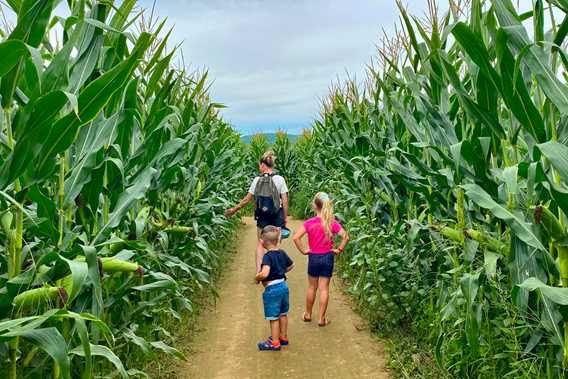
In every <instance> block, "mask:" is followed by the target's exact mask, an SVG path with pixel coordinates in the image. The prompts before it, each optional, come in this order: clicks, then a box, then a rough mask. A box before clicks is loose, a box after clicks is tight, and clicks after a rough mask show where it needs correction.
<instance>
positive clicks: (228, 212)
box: [225, 192, 254, 218]
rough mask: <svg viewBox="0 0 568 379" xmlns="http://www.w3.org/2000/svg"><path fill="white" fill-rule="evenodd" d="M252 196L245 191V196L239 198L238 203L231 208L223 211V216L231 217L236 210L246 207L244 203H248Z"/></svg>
mask: <svg viewBox="0 0 568 379" xmlns="http://www.w3.org/2000/svg"><path fill="white" fill-rule="evenodd" d="M253 198H254V196H253V194H252V193H250V192H249V193H247V194H246V196H245V197H243V199H242V200H241V202H240V203H238V204H237V205H236V206H234V207H233V208H229V209H227V210H226V211H225V217H227V218H230V217H232V216H233V215H234V214H235V213H237V212H238V211H240V210H241V209H243V208H244V207H246V205H247V204H248V203H250V202H251V201H252V199H253Z"/></svg>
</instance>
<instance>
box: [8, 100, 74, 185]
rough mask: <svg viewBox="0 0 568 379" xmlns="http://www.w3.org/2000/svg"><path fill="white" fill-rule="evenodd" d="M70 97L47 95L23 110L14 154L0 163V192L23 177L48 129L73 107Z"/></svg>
mask: <svg viewBox="0 0 568 379" xmlns="http://www.w3.org/2000/svg"><path fill="white" fill-rule="evenodd" d="M76 101H77V100H76V99H75V97H74V96H73V95H71V94H68V93H65V92H63V91H53V92H50V93H48V94H46V95H44V96H42V97H40V98H38V99H37V100H36V101H34V102H33V103H31V104H28V106H27V107H26V109H25V110H24V114H23V116H22V117H23V118H24V119H25V120H26V121H25V125H24V126H22V128H21V129H19V130H17V132H18V135H19V140H18V143H16V146H15V147H14V152H13V153H12V154H10V156H9V157H8V159H7V160H6V161H5V162H4V164H3V166H2V168H1V173H2V175H0V188H5V187H6V186H8V185H9V184H10V183H12V182H13V181H14V180H15V179H16V178H18V177H19V176H20V175H22V174H23V173H24V171H25V170H26V169H27V167H28V166H29V165H30V163H31V160H32V159H33V156H34V152H36V151H37V150H38V148H39V147H40V146H41V144H42V143H43V142H45V139H46V137H47V135H48V134H49V132H50V126H51V125H52V124H53V122H54V121H55V120H56V119H57V117H58V116H59V114H60V113H61V112H62V110H63V109H64V107H65V106H66V105H68V104H69V105H72V106H73V105H74V104H75V103H76Z"/></svg>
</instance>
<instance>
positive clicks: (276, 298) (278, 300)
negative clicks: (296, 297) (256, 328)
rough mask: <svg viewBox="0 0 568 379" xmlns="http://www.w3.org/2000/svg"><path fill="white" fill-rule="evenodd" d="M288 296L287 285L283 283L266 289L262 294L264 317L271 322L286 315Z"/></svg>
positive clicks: (288, 304) (288, 305)
mask: <svg viewBox="0 0 568 379" xmlns="http://www.w3.org/2000/svg"><path fill="white" fill-rule="evenodd" d="M288 296H289V291H288V283H286V282H285V281H284V282H281V283H277V284H273V285H271V286H268V287H266V288H265V289H264V293H263V294H262V301H263V303H264V317H265V318H266V319H267V320H272V321H273V320H278V319H279V318H280V316H285V315H287V314H288V310H289V308H290V302H289V300H288Z"/></svg>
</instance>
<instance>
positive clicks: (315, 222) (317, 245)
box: [304, 216, 342, 254]
mask: <svg viewBox="0 0 568 379" xmlns="http://www.w3.org/2000/svg"><path fill="white" fill-rule="evenodd" d="M304 228H305V229H306V232H307V234H308V246H309V247H310V254H325V253H329V252H330V251H332V250H333V240H332V239H329V238H327V236H326V235H325V231H324V230H323V225H322V223H321V218H320V217H317V216H316V217H312V218H310V219H309V220H307V221H305V222H304ZM341 229H342V228H341V225H340V224H339V223H338V222H337V221H336V220H333V222H332V223H331V233H332V234H333V235H334V236H335V235H336V234H338V233H339V232H340V231H341Z"/></svg>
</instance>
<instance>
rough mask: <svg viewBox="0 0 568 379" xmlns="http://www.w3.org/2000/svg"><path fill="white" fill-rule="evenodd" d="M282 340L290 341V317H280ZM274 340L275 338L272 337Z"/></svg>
mask: <svg viewBox="0 0 568 379" xmlns="http://www.w3.org/2000/svg"><path fill="white" fill-rule="evenodd" d="M279 321H280V338H282V339H283V340H287V339H288V316H286V315H283V316H280V319H279ZM272 338H274V337H272Z"/></svg>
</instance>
